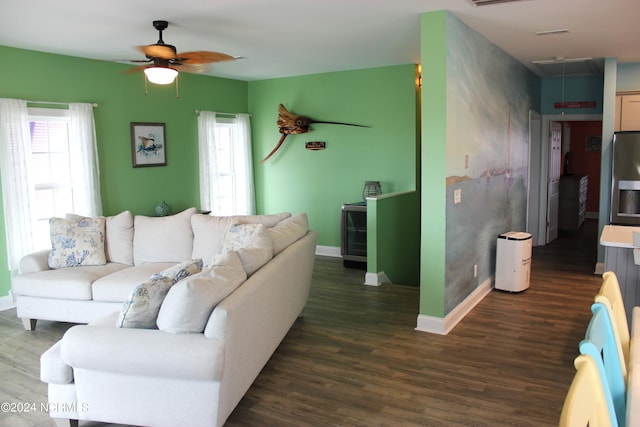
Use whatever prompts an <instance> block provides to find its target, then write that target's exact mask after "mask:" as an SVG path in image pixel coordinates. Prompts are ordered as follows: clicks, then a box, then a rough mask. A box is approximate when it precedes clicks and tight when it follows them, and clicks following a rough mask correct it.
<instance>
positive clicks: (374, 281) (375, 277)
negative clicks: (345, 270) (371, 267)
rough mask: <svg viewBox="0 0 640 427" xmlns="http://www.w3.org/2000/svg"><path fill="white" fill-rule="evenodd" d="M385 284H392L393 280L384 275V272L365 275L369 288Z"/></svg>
mask: <svg viewBox="0 0 640 427" xmlns="http://www.w3.org/2000/svg"><path fill="white" fill-rule="evenodd" d="M383 283H391V280H390V279H389V278H388V277H387V275H386V274H384V271H380V272H378V273H370V272H368V271H367V273H366V274H365V275H364V284H365V285H369V286H380V285H382V284H383Z"/></svg>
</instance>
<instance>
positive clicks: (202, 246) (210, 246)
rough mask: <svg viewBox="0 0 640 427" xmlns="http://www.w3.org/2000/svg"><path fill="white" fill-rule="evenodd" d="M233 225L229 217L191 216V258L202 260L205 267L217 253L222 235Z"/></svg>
mask: <svg viewBox="0 0 640 427" xmlns="http://www.w3.org/2000/svg"><path fill="white" fill-rule="evenodd" d="M233 224H234V222H233V220H232V218H231V217H228V216H211V215H193V216H192V217H191V229H192V230H193V252H192V253H191V258H202V259H203V260H204V262H205V266H207V265H209V264H210V263H211V260H212V259H213V258H214V257H215V256H216V254H217V253H218V248H219V247H220V245H221V244H222V240H223V239H224V233H226V231H227V230H228V229H229V227H231V226H232V225H233Z"/></svg>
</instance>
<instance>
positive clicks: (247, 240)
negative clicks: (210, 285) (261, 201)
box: [218, 224, 273, 276]
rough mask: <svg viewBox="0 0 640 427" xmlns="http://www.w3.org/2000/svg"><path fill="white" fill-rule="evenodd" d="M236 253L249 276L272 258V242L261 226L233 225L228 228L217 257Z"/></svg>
mask: <svg viewBox="0 0 640 427" xmlns="http://www.w3.org/2000/svg"><path fill="white" fill-rule="evenodd" d="M232 251H236V252H237V253H238V256H239V257H240V261H242V266H243V267H244V270H245V271H246V272H247V276H251V275H252V274H253V273H255V272H256V271H257V270H258V269H259V268H260V267H262V266H263V265H265V264H266V263H267V262H269V260H270V259H271V258H273V240H272V239H271V235H270V234H269V231H268V229H267V227H265V226H264V225H263V224H235V225H232V226H231V227H229V229H227V231H226V232H225V234H224V238H223V240H222V242H221V244H220V247H219V248H218V255H222V254H226V253H228V252H232Z"/></svg>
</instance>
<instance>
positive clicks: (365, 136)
mask: <svg viewBox="0 0 640 427" xmlns="http://www.w3.org/2000/svg"><path fill="white" fill-rule="evenodd" d="M415 73H416V67H415V65H414V64H407V65H401V66H393V67H381V68H370V69H365V70H354V71H342V72H335V73H326V74H315V75H307V76H299V77H289V78H281V79H272V80H263V81H257V82H249V110H250V111H251V113H252V114H253V118H254V120H253V122H252V125H253V127H252V132H253V150H254V162H255V164H254V172H255V181H256V204H257V207H258V210H259V211H262V212H267V213H271V212H279V211H292V212H299V211H306V212H307V213H308V216H309V222H310V225H311V227H312V228H314V229H315V230H317V231H318V233H319V235H318V244H319V245H322V246H334V247H337V246H339V245H340V235H339V231H340V230H339V228H340V209H341V206H342V205H343V204H345V203H350V202H356V201H359V200H362V188H363V185H364V182H365V181H367V180H375V181H380V182H381V185H382V191H383V192H384V193H390V192H397V191H408V190H415V189H416V180H417V171H416V141H417V135H418V133H417V126H418V123H417V119H416V96H417V95H416V86H415V77H416V74H415ZM278 104H283V105H284V106H285V107H286V108H287V109H288V110H289V111H291V112H293V113H295V114H298V115H303V116H308V117H311V118H313V119H315V120H325V121H336V122H346V123H354V124H359V125H366V126H370V127H367V128H362V127H352V126H340V125H331V124H315V125H312V130H311V131H310V132H308V133H305V134H301V135H290V136H288V137H287V139H286V140H285V142H284V144H283V146H282V147H281V148H280V150H279V151H278V152H277V153H276V154H274V155H273V157H271V158H270V159H269V160H267V161H266V162H264V163H260V159H262V158H264V157H265V156H266V155H267V154H268V153H269V152H270V151H271V149H272V148H273V147H274V146H275V144H276V142H277V141H278V139H279V138H280V134H279V133H278V128H277V126H276V120H277V118H278V111H277V109H278ZM308 141H324V142H326V149H325V150H321V151H310V150H306V149H305V142H308Z"/></svg>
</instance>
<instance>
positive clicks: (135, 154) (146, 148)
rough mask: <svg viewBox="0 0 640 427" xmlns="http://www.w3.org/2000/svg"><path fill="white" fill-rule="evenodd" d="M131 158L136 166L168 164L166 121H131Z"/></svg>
mask: <svg viewBox="0 0 640 427" xmlns="http://www.w3.org/2000/svg"><path fill="white" fill-rule="evenodd" d="M131 158H132V161H133V167H134V168H140V167H144V166H166V165H167V140H166V139H165V128H164V123H131Z"/></svg>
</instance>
